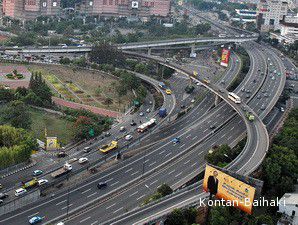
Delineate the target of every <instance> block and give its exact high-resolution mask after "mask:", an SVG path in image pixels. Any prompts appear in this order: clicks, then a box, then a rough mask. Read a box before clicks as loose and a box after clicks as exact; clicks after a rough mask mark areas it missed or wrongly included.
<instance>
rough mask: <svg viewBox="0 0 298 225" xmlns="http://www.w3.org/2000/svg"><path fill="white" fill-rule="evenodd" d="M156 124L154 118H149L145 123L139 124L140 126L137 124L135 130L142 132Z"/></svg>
mask: <svg viewBox="0 0 298 225" xmlns="http://www.w3.org/2000/svg"><path fill="white" fill-rule="evenodd" d="M155 124H156V119H154V118H152V119H151V120H149V121H148V122H146V123H143V124H141V125H140V126H138V128H137V131H138V132H139V133H143V132H145V131H146V130H148V129H149V128H151V127H153V126H154V125H155Z"/></svg>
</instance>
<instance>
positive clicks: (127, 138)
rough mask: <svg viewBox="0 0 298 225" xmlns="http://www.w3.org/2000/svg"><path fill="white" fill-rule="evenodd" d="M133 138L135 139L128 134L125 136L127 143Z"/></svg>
mask: <svg viewBox="0 0 298 225" xmlns="http://www.w3.org/2000/svg"><path fill="white" fill-rule="evenodd" d="M132 138H133V136H132V135H131V134H128V135H126V136H125V140H126V141H130V140H131V139H132Z"/></svg>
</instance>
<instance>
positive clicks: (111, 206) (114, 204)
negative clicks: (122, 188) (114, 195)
mask: <svg viewBox="0 0 298 225" xmlns="http://www.w3.org/2000/svg"><path fill="white" fill-rule="evenodd" d="M114 205H116V203H114V204H112V205H110V206H108V207H107V208H106V209H109V208H112V207H113V206H114Z"/></svg>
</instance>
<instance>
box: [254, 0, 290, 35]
mask: <svg viewBox="0 0 298 225" xmlns="http://www.w3.org/2000/svg"><path fill="white" fill-rule="evenodd" d="M287 13H288V2H287V0H261V1H260V3H259V4H258V9H257V26H258V28H259V30H261V31H262V32H267V31H269V30H278V29H280V21H281V20H282V19H283V18H284V16H286V15H287Z"/></svg>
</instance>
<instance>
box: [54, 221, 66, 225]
mask: <svg viewBox="0 0 298 225" xmlns="http://www.w3.org/2000/svg"><path fill="white" fill-rule="evenodd" d="M56 225H65V223H63V222H59V223H57V224H56Z"/></svg>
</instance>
